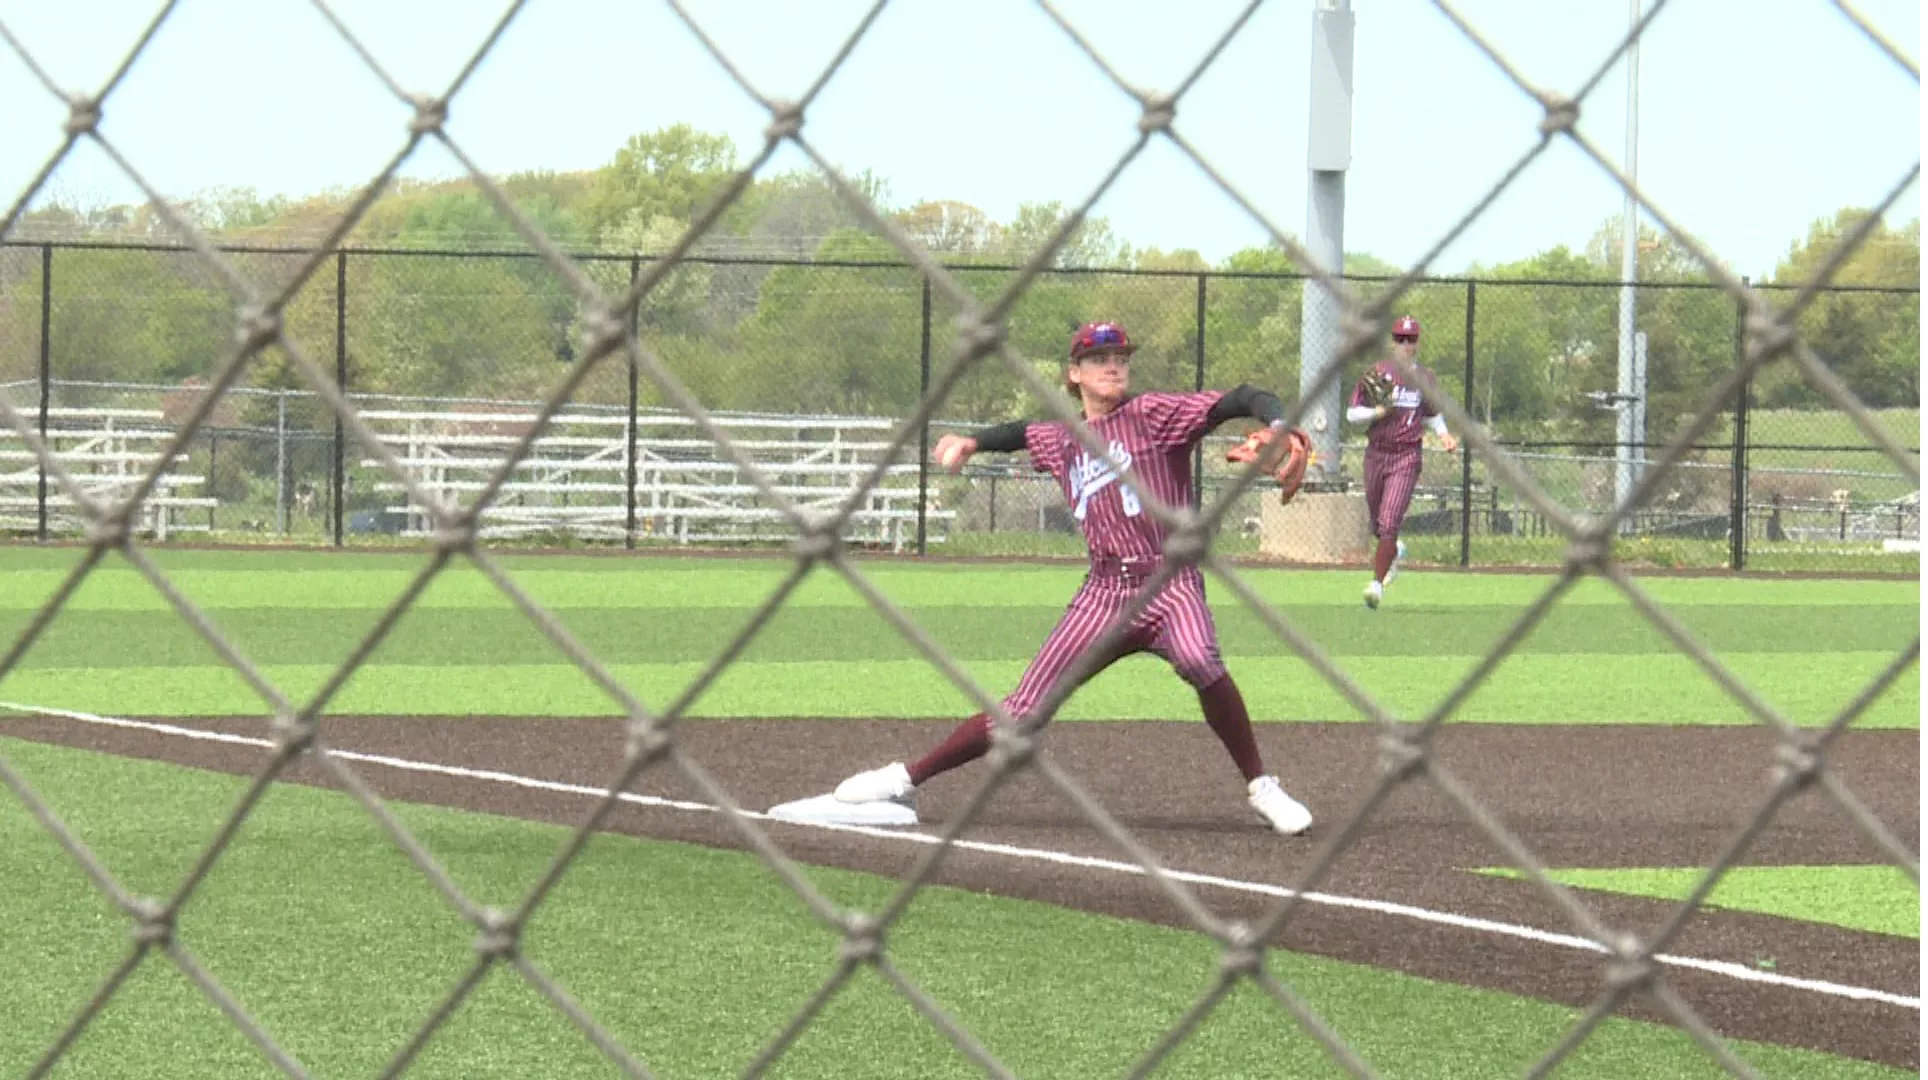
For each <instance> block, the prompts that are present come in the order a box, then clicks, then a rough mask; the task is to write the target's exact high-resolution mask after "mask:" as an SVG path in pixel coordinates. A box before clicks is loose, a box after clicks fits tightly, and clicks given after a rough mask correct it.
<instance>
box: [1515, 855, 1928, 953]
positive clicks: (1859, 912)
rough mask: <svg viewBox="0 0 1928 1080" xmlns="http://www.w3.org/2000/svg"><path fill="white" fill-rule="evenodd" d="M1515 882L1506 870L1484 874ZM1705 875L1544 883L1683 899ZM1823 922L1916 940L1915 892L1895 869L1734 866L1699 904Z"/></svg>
mask: <svg viewBox="0 0 1928 1080" xmlns="http://www.w3.org/2000/svg"><path fill="white" fill-rule="evenodd" d="M1481 872H1482V873H1489V874H1497V875H1499V876H1502V877H1520V876H1522V875H1521V874H1520V872H1519V871H1517V870H1514V869H1512V868H1510V867H1508V868H1497V869H1490V870H1483V871H1481ZM1706 875H1707V871H1706V870H1705V869H1704V868H1701V867H1681V868H1674V867H1667V868H1646V867H1641V868H1627V869H1620V868H1616V869H1582V870H1573V869H1561V870H1553V871H1550V872H1549V873H1548V876H1549V877H1551V878H1552V879H1553V880H1555V881H1558V882H1561V883H1562V884H1566V885H1571V886H1573V887H1574V888H1576V889H1593V890H1596V891H1599V892H1612V893H1624V894H1626V895H1629V896H1650V897H1654V898H1656V899H1661V900H1685V899H1686V898H1687V894H1688V893H1689V892H1691V891H1692V890H1693V888H1694V887H1695V886H1696V885H1698V884H1699V883H1700V879H1701V878H1703V877H1705V876H1706ZM1703 906H1706V907H1711V908H1725V909H1729V910H1733V911H1752V912H1758V913H1760V914H1763V915H1778V916H1780V917H1782V918H1786V919H1800V920H1803V921H1806V922H1817V923H1827V924H1829V925H1832V926H1841V927H1846V928H1847V929H1849V930H1868V931H1872V932H1873V933H1877V934H1893V935H1895V936H1897V937H1910V938H1919V937H1921V887H1920V886H1918V885H1916V884H1915V883H1914V882H1912V881H1910V880H1908V878H1907V876H1906V875H1905V874H1903V873H1902V872H1901V870H1900V869H1898V868H1896V867H1893V866H1736V867H1732V868H1730V869H1728V871H1727V872H1726V873H1724V874H1722V875H1721V879H1720V881H1719V882H1717V883H1715V885H1714V891H1713V892H1712V893H1711V894H1709V896H1708V897H1707V900H1706V901H1705V903H1704V905H1703Z"/></svg>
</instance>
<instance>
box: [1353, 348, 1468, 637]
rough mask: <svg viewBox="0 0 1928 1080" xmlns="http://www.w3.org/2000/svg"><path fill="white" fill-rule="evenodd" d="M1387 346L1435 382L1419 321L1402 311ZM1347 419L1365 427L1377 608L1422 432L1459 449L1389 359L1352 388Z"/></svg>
mask: <svg viewBox="0 0 1928 1080" xmlns="http://www.w3.org/2000/svg"><path fill="white" fill-rule="evenodd" d="M1392 348H1393V354H1394V356H1396V357H1397V358H1398V359H1401V360H1404V361H1406V362H1407V363H1409V364H1411V365H1413V367H1414V368H1416V369H1417V370H1418V372H1419V375H1420V377H1421V378H1423V379H1425V380H1426V382H1427V384H1428V387H1429V388H1433V387H1436V386H1437V385H1438V383H1437V381H1436V380H1435V378H1434V376H1433V373H1432V371H1431V370H1429V369H1428V368H1426V367H1425V366H1424V365H1422V364H1420V363H1419V360H1418V356H1419V320H1418V319H1415V318H1413V317H1412V316H1411V315H1402V316H1400V318H1399V320H1398V321H1397V322H1395V323H1393V325H1392ZM1346 419H1347V420H1349V421H1351V422H1352V423H1355V424H1365V425H1366V515H1367V517H1368V519H1369V520H1370V522H1371V523H1372V535H1373V536H1374V537H1375V538H1376V539H1377V540H1378V541H1379V543H1378V546H1377V548H1376V549H1375V550H1374V551H1373V554H1372V581H1370V582H1368V583H1367V585H1366V606H1367V607H1369V608H1377V607H1378V606H1379V601H1380V599H1381V598H1382V597H1383V596H1384V595H1385V588H1386V585H1387V584H1388V583H1390V582H1391V581H1392V579H1393V578H1394V577H1396V576H1397V575H1398V573H1399V562H1400V560H1402V559H1404V558H1405V557H1406V545H1405V543H1404V542H1403V541H1401V540H1400V539H1399V525H1400V523H1401V522H1403V521H1404V520H1405V518H1406V507H1407V506H1409V505H1411V503H1412V499H1413V487H1414V485H1416V484H1418V483H1419V469H1420V465H1421V461H1420V453H1421V450H1422V448H1423V447H1424V444H1425V434H1426V432H1427V431H1431V432H1433V433H1434V434H1436V435H1438V436H1439V441H1440V445H1441V446H1442V447H1444V448H1445V449H1446V452H1447V453H1449V454H1450V453H1452V452H1453V451H1454V450H1456V449H1458V448H1459V440H1457V439H1455V438H1453V435H1452V432H1449V431H1447V430H1446V418H1445V417H1443V416H1441V415H1439V414H1438V413H1437V412H1435V411H1434V410H1433V407H1432V406H1431V405H1429V404H1427V402H1426V399H1425V397H1424V396H1423V395H1422V394H1421V393H1420V392H1419V390H1418V389H1417V388H1416V387H1411V386H1408V385H1406V382H1405V377H1404V376H1402V375H1401V374H1400V373H1399V368H1398V367H1397V366H1396V365H1395V364H1394V362H1393V361H1392V360H1390V359H1388V360H1381V361H1379V362H1378V363H1376V364H1374V365H1373V366H1372V368H1371V369H1370V370H1368V371H1367V372H1366V373H1365V375H1364V376H1362V377H1361V378H1360V379H1359V382H1358V384H1357V385H1355V386H1354V387H1353V388H1352V401H1351V403H1350V405H1348V406H1347V408H1346Z"/></svg>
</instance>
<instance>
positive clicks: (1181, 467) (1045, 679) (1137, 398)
mask: <svg viewBox="0 0 1928 1080" xmlns="http://www.w3.org/2000/svg"><path fill="white" fill-rule="evenodd" d="M1136 348H1137V347H1136V346H1134V345H1133V344H1132V343H1131V340H1130V339H1129V338H1128V337H1127V336H1126V334H1125V329H1124V327H1122V326H1120V325H1118V324H1117V323H1115V322H1100V323H1086V324H1085V325H1084V326H1082V327H1080V328H1079V329H1078V331H1077V332H1076V333H1075V334H1074V335H1073V336H1072V339H1071V350H1070V356H1069V358H1068V360H1067V362H1066V366H1065V372H1064V377H1065V389H1066V390H1067V391H1069V392H1070V393H1071V394H1072V395H1073V396H1074V397H1076V398H1078V399H1079V401H1080V402H1081V403H1082V405H1083V406H1084V416H1085V420H1086V423H1087V425H1088V426H1089V428H1090V430H1091V431H1092V433H1093V434H1094V435H1096V436H1097V437H1098V438H1099V439H1101V440H1104V442H1105V443H1106V444H1107V446H1108V450H1109V453H1108V454H1107V455H1106V456H1105V457H1093V456H1092V455H1091V454H1090V452H1089V451H1088V450H1087V449H1086V448H1085V446H1084V444H1083V443H1081V442H1079V441H1078V439H1077V437H1076V436H1075V435H1074V434H1073V432H1072V429H1071V427H1070V426H1069V425H1067V424H1064V423H1061V422H1044V423H1027V422H1025V421H1017V422H1014V423H1009V424H1001V425H998V426H995V427H990V428H985V429H983V430H980V431H978V432H977V433H975V434H973V435H946V436H944V437H943V438H942V439H940V440H938V443H937V446H936V448H935V449H934V450H933V452H932V457H933V458H935V459H936V461H937V463H938V464H940V465H942V466H944V467H945V468H947V469H949V470H951V471H952V472H956V471H958V470H959V469H961V468H963V466H964V463H965V462H966V461H967V460H969V459H970V457H971V455H973V454H976V453H980V452H987V451H989V452H1000V453H1010V452H1014V451H1018V450H1026V451H1029V453H1030V458H1031V466H1032V468H1034V469H1036V470H1037V471H1039V472H1044V473H1049V474H1051V476H1053V477H1054V478H1056V480H1057V481H1058V484H1059V486H1060V487H1061V488H1062V489H1063V491H1064V496H1065V499H1066V500H1067V501H1068V502H1069V503H1070V505H1071V508H1072V510H1071V512H1072V516H1073V517H1074V518H1076V519H1077V521H1078V522H1079V523H1080V525H1081V526H1082V528H1083V531H1084V537H1085V543H1086V544H1087V546H1088V547H1089V548H1090V557H1091V566H1090V570H1089V571H1088V572H1087V574H1086V576H1085V580H1084V584H1083V585H1082V586H1081V587H1080V588H1079V589H1078V592H1077V595H1076V596H1074V597H1073V598H1072V600H1071V604H1070V606H1069V607H1068V608H1067V610H1066V611H1065V613H1064V617H1063V618H1062V619H1061V620H1060V621H1059V623H1058V626H1057V629H1055V630H1053V631H1052V632H1051V636H1050V638H1049V639H1048V640H1046V641H1045V643H1044V647H1043V649H1042V650H1041V651H1040V652H1039V654H1038V655H1037V657H1036V658H1035V659H1033V660H1032V661H1031V663H1030V666H1029V667H1027V668H1026V669H1025V672H1024V675H1023V677H1022V678H1021V679H1020V680H1019V681H1018V686H1017V689H1016V690H1014V691H1013V692H1012V693H1011V694H1010V695H1009V696H1008V697H1006V698H1005V699H1004V708H1005V710H1006V711H1007V712H1009V713H1010V715H1011V716H1012V717H1013V718H1014V719H1016V720H1018V721H1019V722H1020V723H1023V722H1026V721H1036V720H1038V718H1037V717H1035V716H1034V714H1035V713H1036V711H1037V709H1038V707H1039V705H1040V704H1041V703H1042V702H1043V700H1044V698H1045V696H1046V694H1047V693H1049V691H1050V690H1051V688H1052V687H1053V685H1054V684H1056V683H1057V681H1058V680H1059V678H1060V677H1061V676H1063V675H1064V674H1065V673H1066V671H1067V670H1068V669H1070V668H1071V667H1072V665H1073V664H1074V663H1076V662H1077V661H1078V660H1079V659H1080V658H1082V657H1084V656H1085V654H1086V653H1088V652H1089V651H1090V650H1091V649H1092V648H1093V647H1094V646H1096V645H1097V644H1098V642H1099V639H1100V638H1102V637H1103V636H1104V635H1105V633H1106V631H1107V630H1108V629H1109V628H1110V627H1111V626H1112V624H1113V623H1114V622H1115V621H1116V620H1117V618H1118V616H1119V615H1120V614H1122V613H1123V612H1124V610H1125V607H1126V606H1127V605H1128V604H1130V603H1131V601H1132V598H1133V595H1134V594H1135V593H1137V592H1138V590H1139V589H1140V587H1141V586H1143V585H1144V583H1145V582H1146V580H1147V579H1148V578H1150V577H1151V576H1152V574H1153V573H1154V572H1155V571H1156V570H1157V568H1158V565H1159V562H1160V560H1161V558H1162V555H1161V553H1162V552H1163V550H1164V544H1165V537H1166V533H1167V530H1166V528H1165V526H1164V525H1163V524H1162V523H1161V522H1159V521H1158V520H1157V519H1156V518H1154V517H1152V516H1151V515H1149V514H1147V513H1145V512H1144V509H1143V506H1142V504H1141V503H1140V500H1139V498H1138V496H1137V494H1136V493H1135V492H1133V491H1132V489H1131V488H1130V487H1128V486H1126V485H1125V484H1124V483H1122V482H1121V481H1120V480H1119V471H1120V469H1121V468H1122V467H1129V468H1130V469H1131V470H1132V474H1133V476H1134V478H1135V479H1136V480H1137V481H1138V482H1139V483H1141V484H1142V485H1143V486H1144V487H1145V489H1146V490H1147V491H1149V492H1151V493H1152V494H1154V495H1155V496H1156V497H1157V498H1159V499H1160V500H1162V501H1164V503H1165V504H1166V505H1168V506H1186V505H1189V503H1190V500H1191V492H1192V474H1191V453H1192V447H1193V446H1194V445H1195V444H1196V443H1197V442H1198V440H1199V439H1201V438H1203V437H1204V436H1205V435H1206V434H1207V433H1208V432H1210V431H1211V430H1213V429H1214V428H1216V427H1217V426H1218V425H1220V424H1223V423H1224V422H1225V421H1227V420H1231V419H1234V418H1237V417H1254V418H1256V419H1258V420H1261V421H1263V422H1265V423H1266V425H1267V426H1266V427H1264V428H1261V429H1260V430H1258V431H1255V432H1253V434H1252V435H1251V436H1250V437H1248V438H1247V439H1246V441H1245V442H1244V443H1242V444H1241V445H1239V446H1237V447H1235V448H1234V449H1233V450H1232V451H1231V452H1229V453H1228V454H1227V455H1226V459H1227V460H1228V461H1237V462H1250V461H1253V460H1259V461H1261V462H1262V463H1263V467H1265V468H1267V469H1269V470H1273V472H1274V475H1276V476H1277V477H1278V479H1279V484H1280V497H1281V498H1282V499H1290V498H1291V497H1292V496H1293V495H1294V494H1296V493H1297V491H1298V488H1299V484H1300V483H1301V482H1302V481H1303V480H1304V477H1305V467H1306V465H1307V464H1308V463H1309V461H1310V457H1311V442H1310V440H1308V439H1307V438H1306V436H1305V433H1304V432H1302V431H1298V430H1296V429H1293V430H1289V431H1288V430H1287V429H1286V428H1285V427H1284V420H1283V418H1284V415H1285V408H1284V406H1283V405H1282V404H1281V403H1280V401H1279V399H1278V398H1277V397H1276V396H1274V395H1272V394H1269V393H1266V392H1265V391H1262V390H1258V389H1255V388H1253V387H1250V386H1240V387H1238V388H1237V389H1235V390H1231V391H1205V392H1200V393H1183V394H1174V393H1146V394H1135V395H1134V394H1131V393H1129V392H1128V387H1129V385H1130V381H1131V355H1132V353H1133V352H1135V351H1136ZM1144 651H1149V652H1152V653H1155V654H1156V655H1158V656H1160V657H1162V658H1164V659H1165V660H1166V661H1167V662H1168V663H1170V664H1171V666H1172V667H1173V669H1175V670H1176V671H1177V673H1178V674H1179V676H1181V677H1182V678H1184V680H1185V681H1186V682H1188V683H1190V684H1191V685H1192V686H1193V687H1194V688H1195V689H1196V690H1197V691H1198V700H1199V704H1200V706H1201V707H1202V709H1203V711H1204V714H1205V722H1206V724H1207V725H1209V726H1210V727H1211V729H1212V732H1213V734H1215V735H1217V736H1218V738H1219V740H1220V741H1221V742H1222V743H1224V745H1225V749H1226V751H1227V752H1229V753H1230V754H1231V757H1232V761H1233V763H1234V764H1235V765H1236V766H1237V767H1238V770H1239V773H1240V775H1241V776H1243V777H1244V779H1245V784H1246V800H1247V802H1248V803H1249V804H1250V805H1251V807H1252V809H1253V810H1255V811H1257V813H1258V814H1259V816H1260V817H1261V818H1263V819H1264V820H1265V822H1266V823H1267V824H1268V825H1270V826H1271V827H1272V828H1273V829H1274V830H1276V831H1278V832H1281V833H1286V834H1288V835H1291V834H1297V833H1301V832H1304V831H1305V830H1306V829H1307V828H1308V827H1310V826H1311V824H1312V814H1311V811H1309V810H1307V809H1306V807H1305V806H1304V805H1302V804H1301V803H1299V802H1298V801H1297V800H1296V799H1294V798H1292V797H1291V796H1290V795H1288V794H1286V792H1285V789H1284V788H1282V787H1280V786H1279V781H1278V778H1277V777H1275V776H1273V775H1270V774H1268V773H1267V772H1266V771H1265V766H1264V763H1263V762H1262V761H1261V760H1260V758H1259V750H1258V744H1257V742H1256V741H1255V740H1254V738H1253V736H1252V719H1251V717H1250V716H1249V715H1248V714H1247V713H1246V710H1245V702H1244V699H1243V698H1242V697H1241V696H1240V694H1239V690H1238V686H1237V684H1236V683H1234V682H1233V681H1232V676H1231V675H1230V674H1229V673H1227V671H1226V670H1225V664H1224V661H1223V660H1222V659H1221V658H1220V656H1219V648H1218V632H1217V629H1216V628H1215V626H1214V625H1213V622H1212V613H1211V610H1210V609H1209V608H1208V607H1207V606H1206V603H1205V577H1204V574H1202V573H1201V572H1200V571H1199V569H1198V568H1197V567H1196V566H1187V567H1185V568H1183V569H1182V570H1180V571H1179V572H1178V573H1176V574H1174V575H1173V576H1172V578H1171V579H1170V580H1169V581H1168V582H1167V583H1166V584H1165V585H1164V587H1163V588H1162V589H1161V590H1160V591H1159V594H1158V596H1157V597H1156V599H1154V600H1152V601H1151V603H1150V604H1149V605H1147V606H1146V607H1145V609H1144V610H1143V611H1142V612H1141V613H1140V614H1139V615H1138V616H1137V618H1136V619H1134V620H1133V621H1132V623H1131V629H1130V632H1129V633H1128V634H1127V635H1126V636H1125V637H1124V638H1123V639H1122V640H1121V641H1120V642H1119V643H1118V644H1117V645H1116V646H1115V647H1113V648H1112V649H1111V650H1110V651H1109V652H1108V653H1107V654H1106V655H1104V656H1102V657H1100V658H1097V661H1098V662H1097V663H1096V664H1094V665H1093V666H1092V667H1091V669H1090V673H1089V674H1088V675H1086V676H1085V678H1090V677H1091V676H1092V675H1096V674H1097V673H1098V672H1099V671H1102V670H1104V668H1106V667H1107V666H1109V665H1110V664H1112V663H1114V662H1116V661H1117V660H1119V659H1122V658H1123V657H1125V656H1128V655H1131V654H1133V653H1137V652H1144ZM991 730H992V720H991V718H990V717H989V715H988V714H985V713H979V714H977V715H976V716H973V717H971V718H970V719H968V720H965V721H964V722H963V723H962V724H960V725H958V727H957V728H956V729H955V730H953V731H952V732H951V734H950V736H949V737H948V738H946V739H945V740H944V741H943V742H942V743H941V744H939V745H938V746H936V747H935V748H933V749H932V750H931V751H930V752H929V753H927V754H925V755H924V756H923V757H921V758H919V759H917V760H916V761H912V762H910V763H909V764H908V765H907V764H905V763H904V762H893V763H891V764H889V765H886V766H884V767H882V768H878V769H872V770H869V771H867V772H861V773H858V774H857V775H855V776H852V777H850V778H849V779H847V780H845V781H844V782H843V783H841V784H839V785H838V786H837V789H836V792H835V798H836V799H837V800H839V801H841V802H847V803H866V802H879V801H883V800H895V801H898V802H902V803H909V802H910V801H911V798H912V796H913V793H914V792H915V791H916V789H917V788H919V787H921V786H922V785H923V784H924V783H925V782H926V781H928V780H930V778H931V777H933V776H936V775H938V774H940V773H943V772H946V771H949V770H951V769H955V768H957V767H958V766H960V765H964V764H966V763H967V762H971V761H974V760H976V759H977V758H979V757H982V756H983V755H984V754H985V753H986V752H987V751H988V750H990V748H991Z"/></svg>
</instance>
